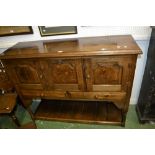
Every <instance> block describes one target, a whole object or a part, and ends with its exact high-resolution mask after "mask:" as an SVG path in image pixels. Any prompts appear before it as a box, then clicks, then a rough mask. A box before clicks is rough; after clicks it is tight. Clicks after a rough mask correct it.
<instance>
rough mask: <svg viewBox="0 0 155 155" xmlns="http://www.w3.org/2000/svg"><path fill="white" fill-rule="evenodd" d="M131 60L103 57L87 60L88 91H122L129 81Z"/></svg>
mask: <svg viewBox="0 0 155 155" xmlns="http://www.w3.org/2000/svg"><path fill="white" fill-rule="evenodd" d="M128 62H129V59H128V58H126V60H125V58H123V57H108V56H107V57H103V58H99V57H98V58H88V59H85V79H86V85H87V91H107V92H108V91H122V90H123V89H124V90H125V89H126V88H125V84H126V82H127V81H128V79H127V75H128Z"/></svg>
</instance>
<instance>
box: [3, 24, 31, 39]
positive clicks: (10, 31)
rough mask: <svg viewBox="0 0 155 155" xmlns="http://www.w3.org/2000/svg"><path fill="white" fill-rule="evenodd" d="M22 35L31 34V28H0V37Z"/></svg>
mask: <svg viewBox="0 0 155 155" xmlns="http://www.w3.org/2000/svg"><path fill="white" fill-rule="evenodd" d="M22 34H33V30H32V27H31V26H0V37H1V36H12V35H22Z"/></svg>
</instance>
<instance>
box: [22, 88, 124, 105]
mask: <svg viewBox="0 0 155 155" xmlns="http://www.w3.org/2000/svg"><path fill="white" fill-rule="evenodd" d="M21 92H22V95H23V96H24V97H25V98H36V97H37V98H45V99H68V100H72V99H75V100H96V101H111V102H116V104H117V103H118V104H120V103H124V100H125V98H126V93H125V92H69V91H64V92H61V91H41V90H40V91H39V90H31V91H28V90H22V91H21Z"/></svg>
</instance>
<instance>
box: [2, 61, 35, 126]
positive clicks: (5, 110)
mask: <svg viewBox="0 0 155 155" xmlns="http://www.w3.org/2000/svg"><path fill="white" fill-rule="evenodd" d="M17 102H18V101H17V94H16V92H15V90H14V86H13V84H12V82H11V81H10V79H9V77H8V75H7V73H6V69H5V68H4V65H3V63H2V62H1V61H0V116H4V115H8V116H10V117H11V118H12V120H13V121H14V123H15V124H16V126H17V127H18V128H36V125H35V123H34V122H33V123H28V124H25V125H21V124H20V123H19V121H18V119H17V117H16V115H15V111H16V108H17Z"/></svg>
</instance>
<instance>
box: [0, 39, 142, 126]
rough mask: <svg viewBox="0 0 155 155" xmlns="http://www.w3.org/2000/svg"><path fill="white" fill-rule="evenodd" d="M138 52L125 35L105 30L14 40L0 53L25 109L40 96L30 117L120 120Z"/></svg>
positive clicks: (132, 41)
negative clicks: (85, 34) (62, 37)
mask: <svg viewBox="0 0 155 155" xmlns="http://www.w3.org/2000/svg"><path fill="white" fill-rule="evenodd" d="M140 53H141V50H140V48H139V47H138V46H137V44H136V43H135V41H134V40H133V38H132V37H131V36H106V37H88V38H77V39H66V40H55V41H34V42H23V43H18V44H17V45H15V46H13V47H12V48H10V49H8V50H6V51H5V52H4V53H3V54H2V55H1V56H0V58H1V60H2V62H3V64H4V66H5V67H6V68H7V71H8V74H9V77H14V78H12V82H13V84H14V86H15V88H16V91H17V92H18V94H19V96H20V98H21V100H22V102H23V104H24V106H25V107H27V109H28V110H29V111H30V108H29V107H30V105H31V103H32V99H36V98H41V99H43V100H42V102H41V104H40V106H39V108H38V109H37V111H36V112H35V114H34V118H35V119H47V120H62V121H64V120H65V121H78V122H88V123H94V122H96V123H111V124H119V125H125V118H126V114H127V111H128V106H129V100H130V95H131V88H132V82H133V77H134V71H135V65H136V60H137V55H138V54H140ZM60 100H61V101H60ZM66 100H69V102H67V104H65V103H66ZM75 101H78V102H75ZM86 101H87V102H86ZM104 101H105V102H104ZM49 102H50V104H48V103H49ZM88 103H89V104H88ZM98 114H100V115H98ZM80 115H82V116H83V117H80ZM31 116H32V117H33V113H32V112H31ZM88 117H89V119H86V118H88ZM96 117H98V118H96ZM73 118H74V119H73ZM109 118H110V119H109ZM82 119H83V120H82Z"/></svg>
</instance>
